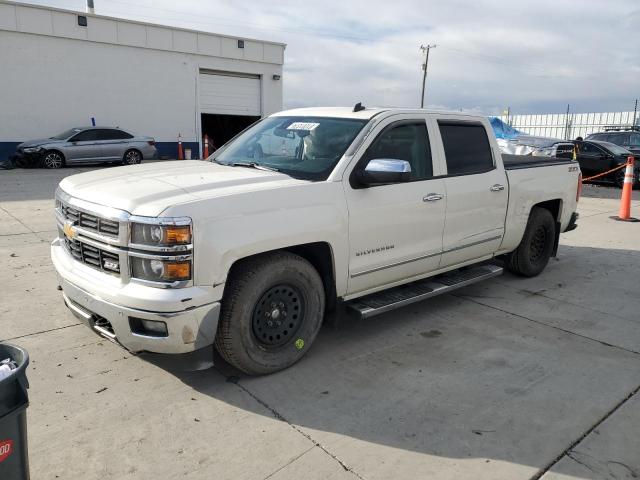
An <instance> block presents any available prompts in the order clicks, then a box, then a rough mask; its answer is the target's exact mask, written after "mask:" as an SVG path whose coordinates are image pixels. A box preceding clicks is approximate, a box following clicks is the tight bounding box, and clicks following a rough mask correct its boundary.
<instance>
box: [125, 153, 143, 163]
mask: <svg viewBox="0 0 640 480" xmlns="http://www.w3.org/2000/svg"><path fill="white" fill-rule="evenodd" d="M141 162H142V155H141V154H140V152H139V151H138V150H127V151H126V152H125V153H124V156H123V157H122V164H123V165H137V164H139V163H141Z"/></svg>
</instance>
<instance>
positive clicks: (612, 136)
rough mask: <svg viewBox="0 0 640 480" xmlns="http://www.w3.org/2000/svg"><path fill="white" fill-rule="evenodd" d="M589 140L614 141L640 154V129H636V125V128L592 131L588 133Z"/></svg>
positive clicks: (635, 153)
mask: <svg viewBox="0 0 640 480" xmlns="http://www.w3.org/2000/svg"><path fill="white" fill-rule="evenodd" d="M587 140H598V141H601V142H609V143H613V144H615V145H618V146H620V147H622V148H626V149H627V150H629V151H630V152H632V153H633V154H634V155H635V156H640V131H637V130H635V127H634V130H627V131H615V132H599V133H592V134H591V135H587Z"/></svg>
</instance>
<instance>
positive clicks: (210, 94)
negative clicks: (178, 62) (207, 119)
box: [198, 70, 262, 117]
mask: <svg viewBox="0 0 640 480" xmlns="http://www.w3.org/2000/svg"><path fill="white" fill-rule="evenodd" d="M198 91H199V94H198V97H199V104H200V113H210V114H221V115H247V116H256V117H259V116H260V115H261V113H262V109H261V108H260V103H261V102H260V77H259V76H258V75H240V74H233V73H220V72H205V71H202V70H201V71H200V81H199V87H198Z"/></svg>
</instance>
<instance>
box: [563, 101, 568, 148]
mask: <svg viewBox="0 0 640 480" xmlns="http://www.w3.org/2000/svg"><path fill="white" fill-rule="evenodd" d="M564 139H565V140H569V104H568V103H567V114H566V116H565V119H564Z"/></svg>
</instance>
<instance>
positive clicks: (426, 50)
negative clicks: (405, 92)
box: [420, 45, 437, 108]
mask: <svg viewBox="0 0 640 480" xmlns="http://www.w3.org/2000/svg"><path fill="white" fill-rule="evenodd" d="M436 46H437V45H427V46H426V47H425V46H424V45H420V50H422V51H423V52H424V53H425V55H426V57H425V59H424V63H423V64H422V96H421V97H420V108H424V90H425V85H426V83H427V68H428V67H429V50H431V49H432V48H436Z"/></svg>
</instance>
